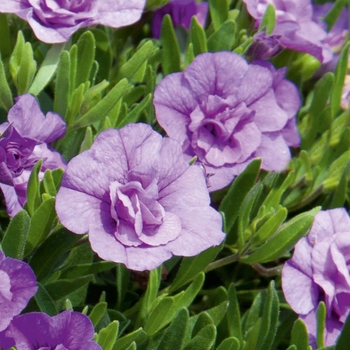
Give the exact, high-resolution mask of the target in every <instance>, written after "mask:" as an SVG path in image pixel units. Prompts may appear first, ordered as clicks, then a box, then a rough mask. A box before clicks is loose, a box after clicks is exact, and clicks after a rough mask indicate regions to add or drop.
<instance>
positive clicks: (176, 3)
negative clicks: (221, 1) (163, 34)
mask: <svg viewBox="0 0 350 350" xmlns="http://www.w3.org/2000/svg"><path fill="white" fill-rule="evenodd" d="M168 14H169V15H170V16H171V19H172V21H173V24H174V27H176V26H182V27H184V28H186V29H190V26H191V20H192V17H193V16H195V17H196V18H197V20H198V22H199V24H200V25H201V26H202V27H204V26H205V21H206V18H207V14H208V3H206V2H200V3H196V1H195V0H171V1H170V2H169V3H168V4H166V5H165V6H163V7H161V8H160V9H158V10H156V11H155V12H154V15H153V22H152V35H153V37H154V38H159V36H160V29H161V26H162V21H163V17H164V16H165V15H168Z"/></svg>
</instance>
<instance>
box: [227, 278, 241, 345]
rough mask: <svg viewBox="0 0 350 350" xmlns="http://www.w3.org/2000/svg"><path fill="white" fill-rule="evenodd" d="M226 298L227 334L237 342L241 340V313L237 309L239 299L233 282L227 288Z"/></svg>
mask: <svg viewBox="0 0 350 350" xmlns="http://www.w3.org/2000/svg"><path fill="white" fill-rule="evenodd" d="M228 298H229V306H228V309H227V312H226V318H227V321H228V322H227V324H228V329H229V334H230V336H231V337H235V338H237V339H238V341H239V342H242V340H243V334H242V326H241V313H240V309H239V300H238V298H237V293H236V289H235V286H234V284H233V283H231V284H230V287H229V289H228Z"/></svg>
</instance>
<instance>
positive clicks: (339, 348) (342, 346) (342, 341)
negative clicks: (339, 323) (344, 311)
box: [334, 314, 350, 350]
mask: <svg viewBox="0 0 350 350" xmlns="http://www.w3.org/2000/svg"><path fill="white" fill-rule="evenodd" d="M349 344H350V314H348V316H347V317H346V321H345V323H344V325H343V328H342V330H341V333H340V335H339V337H338V339H337V341H336V343H335V348H334V350H348V349H349Z"/></svg>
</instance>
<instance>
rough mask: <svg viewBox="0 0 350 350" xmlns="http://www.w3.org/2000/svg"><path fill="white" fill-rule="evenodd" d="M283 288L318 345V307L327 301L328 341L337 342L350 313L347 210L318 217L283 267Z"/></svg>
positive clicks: (349, 253)
mask: <svg viewBox="0 0 350 350" xmlns="http://www.w3.org/2000/svg"><path fill="white" fill-rule="evenodd" d="M296 281H297V282H296ZM282 288H283V292H284V295H285V297H286V300H287V302H288V303H289V304H290V306H291V307H292V309H293V310H294V311H295V312H296V313H297V314H299V317H300V318H301V319H302V320H303V321H304V322H305V323H306V326H307V328H308V332H309V337H310V342H311V343H312V344H314V345H315V344H316V341H315V337H316V310H317V307H318V304H319V302H320V301H323V302H325V304H326V309H327V318H326V329H325V344H326V345H327V346H329V345H333V344H335V342H336V339H337V337H338V335H339V334H340V331H341V329H342V326H343V323H344V322H345V319H346V317H347V315H348V314H349V312H350V218H349V215H348V213H347V212H346V210H345V209H343V208H338V209H332V210H326V211H320V212H319V213H318V214H317V215H316V216H315V221H314V223H313V225H312V228H311V230H310V233H309V235H308V236H307V237H303V238H302V239H301V240H300V241H299V242H298V243H297V244H296V246H295V250H294V255H293V257H292V258H291V259H289V260H288V261H287V262H286V263H285V265H284V267H283V270H282Z"/></svg>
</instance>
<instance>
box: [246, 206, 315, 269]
mask: <svg viewBox="0 0 350 350" xmlns="http://www.w3.org/2000/svg"><path fill="white" fill-rule="evenodd" d="M319 210H320V207H317V208H315V209H312V210H310V211H308V212H305V213H302V214H299V215H298V216H296V217H294V218H293V219H291V220H290V221H288V222H287V223H286V224H285V225H283V226H282V227H281V229H280V230H279V231H278V232H277V234H276V235H275V236H274V237H272V238H271V239H270V240H269V241H268V242H266V243H265V244H264V245H262V246H261V247H260V248H259V249H257V250H256V251H255V252H254V253H252V254H251V255H250V256H247V257H243V258H242V259H241V261H242V262H244V263H247V264H254V263H265V262H269V261H272V260H276V259H278V258H279V257H281V256H282V255H283V254H284V253H286V252H287V251H288V250H290V249H292V248H293V246H294V245H295V244H296V243H297V242H298V241H299V239H300V238H301V237H303V236H304V235H305V234H306V233H307V232H308V231H309V229H310V228H311V225H312V223H313V220H314V216H315V215H316V213H317V212H318V211H319Z"/></svg>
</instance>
